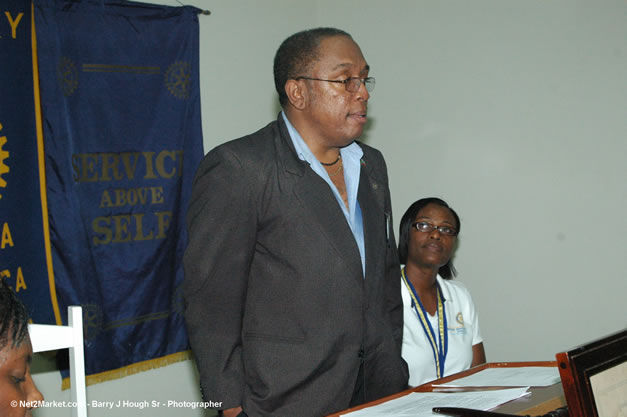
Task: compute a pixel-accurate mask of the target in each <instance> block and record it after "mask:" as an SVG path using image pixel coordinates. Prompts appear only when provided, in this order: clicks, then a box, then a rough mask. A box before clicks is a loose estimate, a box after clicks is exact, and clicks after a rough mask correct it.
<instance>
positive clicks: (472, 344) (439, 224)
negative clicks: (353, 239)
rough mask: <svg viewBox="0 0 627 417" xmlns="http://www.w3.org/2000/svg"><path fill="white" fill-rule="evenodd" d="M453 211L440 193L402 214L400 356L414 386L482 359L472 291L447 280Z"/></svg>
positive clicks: (456, 221) (453, 240)
mask: <svg viewBox="0 0 627 417" xmlns="http://www.w3.org/2000/svg"><path fill="white" fill-rule="evenodd" d="M460 226H461V225H460V223H459V217H458V216H457V213H455V211H454V210H453V209H452V208H450V207H449V206H448V204H446V202H444V201H443V200H440V199H439V198H423V199H421V200H418V201H416V202H415V203H413V204H412V205H411V206H410V207H409V209H407V211H406V212H405V214H404V215H403V218H402V219H401V223H400V233H399V245H398V250H399V257H400V262H401V265H404V267H403V269H402V271H401V280H402V282H401V292H402V298H403V311H404V312H403V319H404V321H405V325H404V329H403V347H402V356H403V359H405V361H406V362H407V365H408V366H409V385H411V386H417V385H420V384H424V383H425V382H429V381H433V380H434V379H438V378H442V377H444V376H447V375H451V374H454V373H456V372H460V371H463V370H465V369H468V368H470V367H473V366H476V365H480V364H482V363H485V361H486V358H485V351H484V348H483V339H482V338H481V333H480V331H479V319H478V317H477V312H476V311H475V305H474V304H473V302H472V298H471V297H470V293H469V292H468V289H466V287H465V286H464V285H462V284H461V283H459V282H455V281H451V279H452V278H453V277H454V276H455V275H456V271H455V269H454V268H453V264H452V263H451V255H452V254H453V250H454V248H455V244H456V242H457V235H458V233H459V229H460Z"/></svg>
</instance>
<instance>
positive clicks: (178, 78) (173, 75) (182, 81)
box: [165, 61, 192, 99]
mask: <svg viewBox="0 0 627 417" xmlns="http://www.w3.org/2000/svg"><path fill="white" fill-rule="evenodd" d="M191 83H192V66H191V65H190V64H189V62H182V61H177V62H175V63H174V64H172V65H170V67H169V68H168V70H167V71H166V73H165V85H166V87H168V91H169V92H170V94H172V95H173V96H174V97H176V98H180V99H186V98H189V96H190V91H191Z"/></svg>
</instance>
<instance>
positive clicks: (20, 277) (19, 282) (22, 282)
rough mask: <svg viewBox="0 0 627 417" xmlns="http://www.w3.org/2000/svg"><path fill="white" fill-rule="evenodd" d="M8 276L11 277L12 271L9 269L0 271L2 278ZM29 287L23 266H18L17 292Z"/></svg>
mask: <svg viewBox="0 0 627 417" xmlns="http://www.w3.org/2000/svg"><path fill="white" fill-rule="evenodd" d="M6 278H11V271H9V270H8V269H4V270H2V271H0V279H6ZM27 288H28V287H27V286H26V280H25V279H24V273H22V267H21V266H18V267H17V273H16V274H15V292H20V291H21V290H26V289H27Z"/></svg>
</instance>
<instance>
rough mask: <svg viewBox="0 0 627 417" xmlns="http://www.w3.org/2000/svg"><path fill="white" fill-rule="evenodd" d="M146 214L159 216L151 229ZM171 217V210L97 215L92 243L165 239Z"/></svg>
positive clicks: (94, 221)
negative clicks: (146, 220)
mask: <svg viewBox="0 0 627 417" xmlns="http://www.w3.org/2000/svg"><path fill="white" fill-rule="evenodd" d="M146 216H154V217H156V218H157V224H156V227H155V228H153V229H149V228H147V227H145V223H146V222H145V217H146ZM171 219H172V212H171V211H158V212H155V213H134V214H118V215H115V216H107V217H96V218H95V219H94V220H93V222H92V229H93V231H94V232H95V233H96V235H95V236H94V237H93V239H92V243H93V244H94V246H100V245H109V244H112V243H126V242H140V241H145V240H156V239H165V238H166V236H167V232H168V229H169V228H170V223H171Z"/></svg>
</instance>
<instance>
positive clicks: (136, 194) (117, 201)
mask: <svg viewBox="0 0 627 417" xmlns="http://www.w3.org/2000/svg"><path fill="white" fill-rule="evenodd" d="M164 202H165V198H164V197H163V187H138V188H129V189H124V188H117V189H114V190H105V191H103V192H102V196H101V197H100V208H110V207H124V206H131V207H134V206H137V205H146V204H163V203H164Z"/></svg>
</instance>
